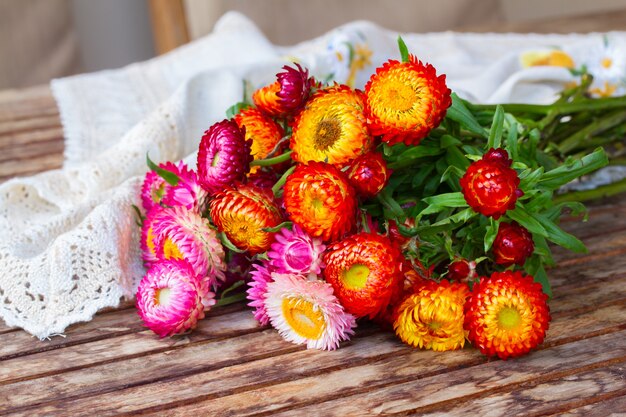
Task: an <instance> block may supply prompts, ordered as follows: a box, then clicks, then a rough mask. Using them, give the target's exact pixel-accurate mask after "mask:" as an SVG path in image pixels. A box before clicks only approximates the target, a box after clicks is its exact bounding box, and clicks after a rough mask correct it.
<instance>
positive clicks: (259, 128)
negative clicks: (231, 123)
mask: <svg viewBox="0 0 626 417" xmlns="http://www.w3.org/2000/svg"><path fill="white" fill-rule="evenodd" d="M235 122H236V123H237V125H238V126H239V127H240V128H241V129H243V130H245V132H246V136H245V138H246V141H247V140H251V141H252V146H251V154H252V157H253V158H254V159H255V160H257V159H263V158H265V157H266V156H267V155H268V154H269V153H270V152H272V151H273V150H274V148H275V147H276V145H277V144H278V142H279V141H280V139H281V138H282V137H283V129H282V128H281V127H280V126H279V125H278V123H276V122H275V121H274V120H273V119H271V118H269V117H267V116H266V115H265V114H263V112H262V111H260V110H259V109H255V108H252V107H250V108H247V109H244V110H242V111H241V112H239V113H238V114H237V115H236V116H235ZM258 169H259V167H258V166H254V167H251V168H250V173H251V174H253V173H255V172H256V171H257V170H258Z"/></svg>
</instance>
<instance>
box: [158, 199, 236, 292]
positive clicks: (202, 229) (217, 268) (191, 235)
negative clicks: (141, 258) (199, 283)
mask: <svg viewBox="0 0 626 417" xmlns="http://www.w3.org/2000/svg"><path fill="white" fill-rule="evenodd" d="M153 225H154V226H153V232H154V234H155V236H156V239H157V242H158V244H157V245H156V254H157V258H159V259H184V260H186V261H187V262H189V263H190V264H191V266H192V267H193V268H194V270H195V271H196V274H197V275H199V276H200V277H202V278H203V279H205V280H207V282H208V283H209V285H211V286H212V287H213V288H217V285H218V283H219V281H224V271H225V270H226V265H225V264H224V255H225V254H224V248H223V247H222V244H221V242H220V241H219V240H218V238H217V233H216V232H215V230H214V229H212V228H211V226H210V224H209V221H208V220H207V219H204V218H202V217H201V216H200V214H199V213H197V212H195V211H194V210H188V209H186V208H185V207H182V206H179V207H172V208H169V209H164V210H163V211H161V212H160V213H157V215H156V216H155V220H154V222H153Z"/></svg>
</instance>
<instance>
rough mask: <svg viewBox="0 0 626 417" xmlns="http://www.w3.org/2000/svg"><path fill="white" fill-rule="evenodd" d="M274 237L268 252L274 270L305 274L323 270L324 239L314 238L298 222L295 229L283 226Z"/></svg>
mask: <svg viewBox="0 0 626 417" xmlns="http://www.w3.org/2000/svg"><path fill="white" fill-rule="evenodd" d="M274 239H275V240H274V243H272V246H271V249H270V250H269V251H268V252H267V256H268V258H269V260H270V266H271V268H272V271H275V272H278V273H280V274H299V275H304V276H308V275H313V276H315V275H318V274H319V273H320V272H321V267H323V262H322V254H323V253H324V250H325V249H326V245H324V244H322V239H320V238H312V237H311V236H309V235H308V234H307V233H306V232H304V231H303V230H302V229H301V228H300V227H298V225H296V224H294V225H293V230H289V229H288V228H286V227H285V228H282V229H281V230H280V232H278V233H276V235H275V236H274ZM312 278H314V277H312Z"/></svg>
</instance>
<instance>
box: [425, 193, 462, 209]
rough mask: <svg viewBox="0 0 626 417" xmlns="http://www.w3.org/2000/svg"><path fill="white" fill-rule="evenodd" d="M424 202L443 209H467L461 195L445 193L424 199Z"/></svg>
mask: <svg viewBox="0 0 626 417" xmlns="http://www.w3.org/2000/svg"><path fill="white" fill-rule="evenodd" d="M424 202H425V203H427V204H429V205H431V206H439V207H444V208H450V207H467V202H466V201H465V197H463V193H460V192H457V193H445V194H439V195H436V196H433V197H426V198H425V199H424Z"/></svg>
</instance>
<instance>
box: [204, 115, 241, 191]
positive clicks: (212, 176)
mask: <svg viewBox="0 0 626 417" xmlns="http://www.w3.org/2000/svg"><path fill="white" fill-rule="evenodd" d="M251 145H252V141H251V140H247V141H246V139H245V134H244V132H243V131H242V130H241V129H240V128H239V126H237V123H235V122H234V121H233V120H223V121H221V122H218V123H215V124H214V125H213V126H211V127H210V128H209V130H207V131H206V132H205V133H204V136H202V140H201V141H200V148H199V149H198V177H199V179H200V184H201V185H202V187H203V188H204V189H205V190H207V191H208V192H209V194H210V195H213V194H215V193H216V192H218V191H221V190H223V189H224V186H226V185H232V184H233V183H234V182H235V181H240V180H243V178H244V177H245V175H246V173H247V172H248V171H249V170H250V162H252V155H251Z"/></svg>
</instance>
